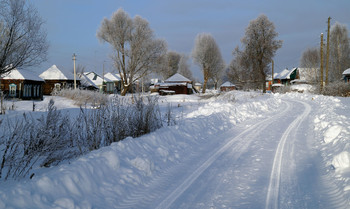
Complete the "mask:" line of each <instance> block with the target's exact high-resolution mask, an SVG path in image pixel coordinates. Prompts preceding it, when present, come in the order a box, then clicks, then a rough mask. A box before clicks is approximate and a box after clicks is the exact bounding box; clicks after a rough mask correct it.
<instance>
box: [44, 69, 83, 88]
mask: <svg viewBox="0 0 350 209" xmlns="http://www.w3.org/2000/svg"><path fill="white" fill-rule="evenodd" d="M39 77H40V78H42V79H44V80H45V83H44V86H43V93H44V95H50V94H51V93H52V92H53V91H54V90H58V91H59V90H61V89H62V88H73V87H74V75H73V73H71V72H67V71H63V70H61V69H58V67H57V66H56V65H52V66H51V67H50V68H49V69H47V70H45V71H44V72H42V73H41V74H40V75H39ZM76 82H77V86H79V85H80V79H79V78H78V77H77V78H76Z"/></svg>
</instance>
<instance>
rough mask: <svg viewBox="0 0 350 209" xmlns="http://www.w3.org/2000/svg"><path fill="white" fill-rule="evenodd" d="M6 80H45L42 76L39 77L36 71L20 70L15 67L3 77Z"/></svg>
mask: <svg viewBox="0 0 350 209" xmlns="http://www.w3.org/2000/svg"><path fill="white" fill-rule="evenodd" d="M3 79H5V80H10V79H14V80H31V81H44V80H43V79H42V78H40V77H38V76H37V75H36V74H35V73H34V72H31V71H28V70H18V69H16V68H15V69H13V70H11V71H10V72H9V73H7V74H6V75H5V77H3Z"/></svg>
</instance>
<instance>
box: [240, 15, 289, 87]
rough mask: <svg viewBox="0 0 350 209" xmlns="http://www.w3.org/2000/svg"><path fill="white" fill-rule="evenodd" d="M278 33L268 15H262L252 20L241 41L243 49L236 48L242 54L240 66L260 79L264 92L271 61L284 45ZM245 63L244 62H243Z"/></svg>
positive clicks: (256, 78)
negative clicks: (278, 38)
mask: <svg viewBox="0 0 350 209" xmlns="http://www.w3.org/2000/svg"><path fill="white" fill-rule="evenodd" d="M277 36H278V33H277V32H276V31H275V26H274V24H273V23H272V22H270V20H269V19H268V18H267V16H266V15H260V16H259V17H258V18H257V19H255V20H252V21H250V23H249V25H248V27H247V28H246V31H245V36H244V37H243V38H242V40H241V42H242V45H243V50H242V51H240V50H239V49H238V48H236V52H235V54H238V55H239V56H241V59H242V60H241V61H240V62H239V63H240V67H241V68H243V69H245V70H246V71H248V74H251V75H252V76H253V77H254V79H253V80H259V83H260V86H261V87H262V90H263V92H264V93H265V92H266V85H265V82H266V76H267V75H268V74H269V73H270V67H269V66H270V63H271V60H272V58H273V57H274V56H275V54H276V51H277V50H278V49H279V48H281V47H282V41H281V40H276V38H277ZM242 63H244V64H242Z"/></svg>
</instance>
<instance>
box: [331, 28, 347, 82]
mask: <svg viewBox="0 0 350 209" xmlns="http://www.w3.org/2000/svg"><path fill="white" fill-rule="evenodd" d="M329 51H330V59H329V60H330V63H329V64H330V69H329V78H330V81H333V82H334V81H339V80H340V79H341V78H342V73H343V71H344V70H346V69H347V68H349V67H350V46H349V34H348V29H347V27H346V26H345V25H343V24H340V23H338V22H336V23H335V24H334V25H332V27H331V32H330V50H329Z"/></svg>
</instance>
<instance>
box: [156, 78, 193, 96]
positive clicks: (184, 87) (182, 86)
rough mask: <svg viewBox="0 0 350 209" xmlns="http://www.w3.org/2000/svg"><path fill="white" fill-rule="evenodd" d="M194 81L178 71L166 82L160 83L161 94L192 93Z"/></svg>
mask: <svg viewBox="0 0 350 209" xmlns="http://www.w3.org/2000/svg"><path fill="white" fill-rule="evenodd" d="M192 93H193V88H192V81H191V80H190V79H188V78H186V77H184V76H183V75H181V74H179V73H176V74H175V75H173V76H171V77H170V78H168V79H167V80H165V81H164V83H160V84H159V94H160V95H165V94H192Z"/></svg>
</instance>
